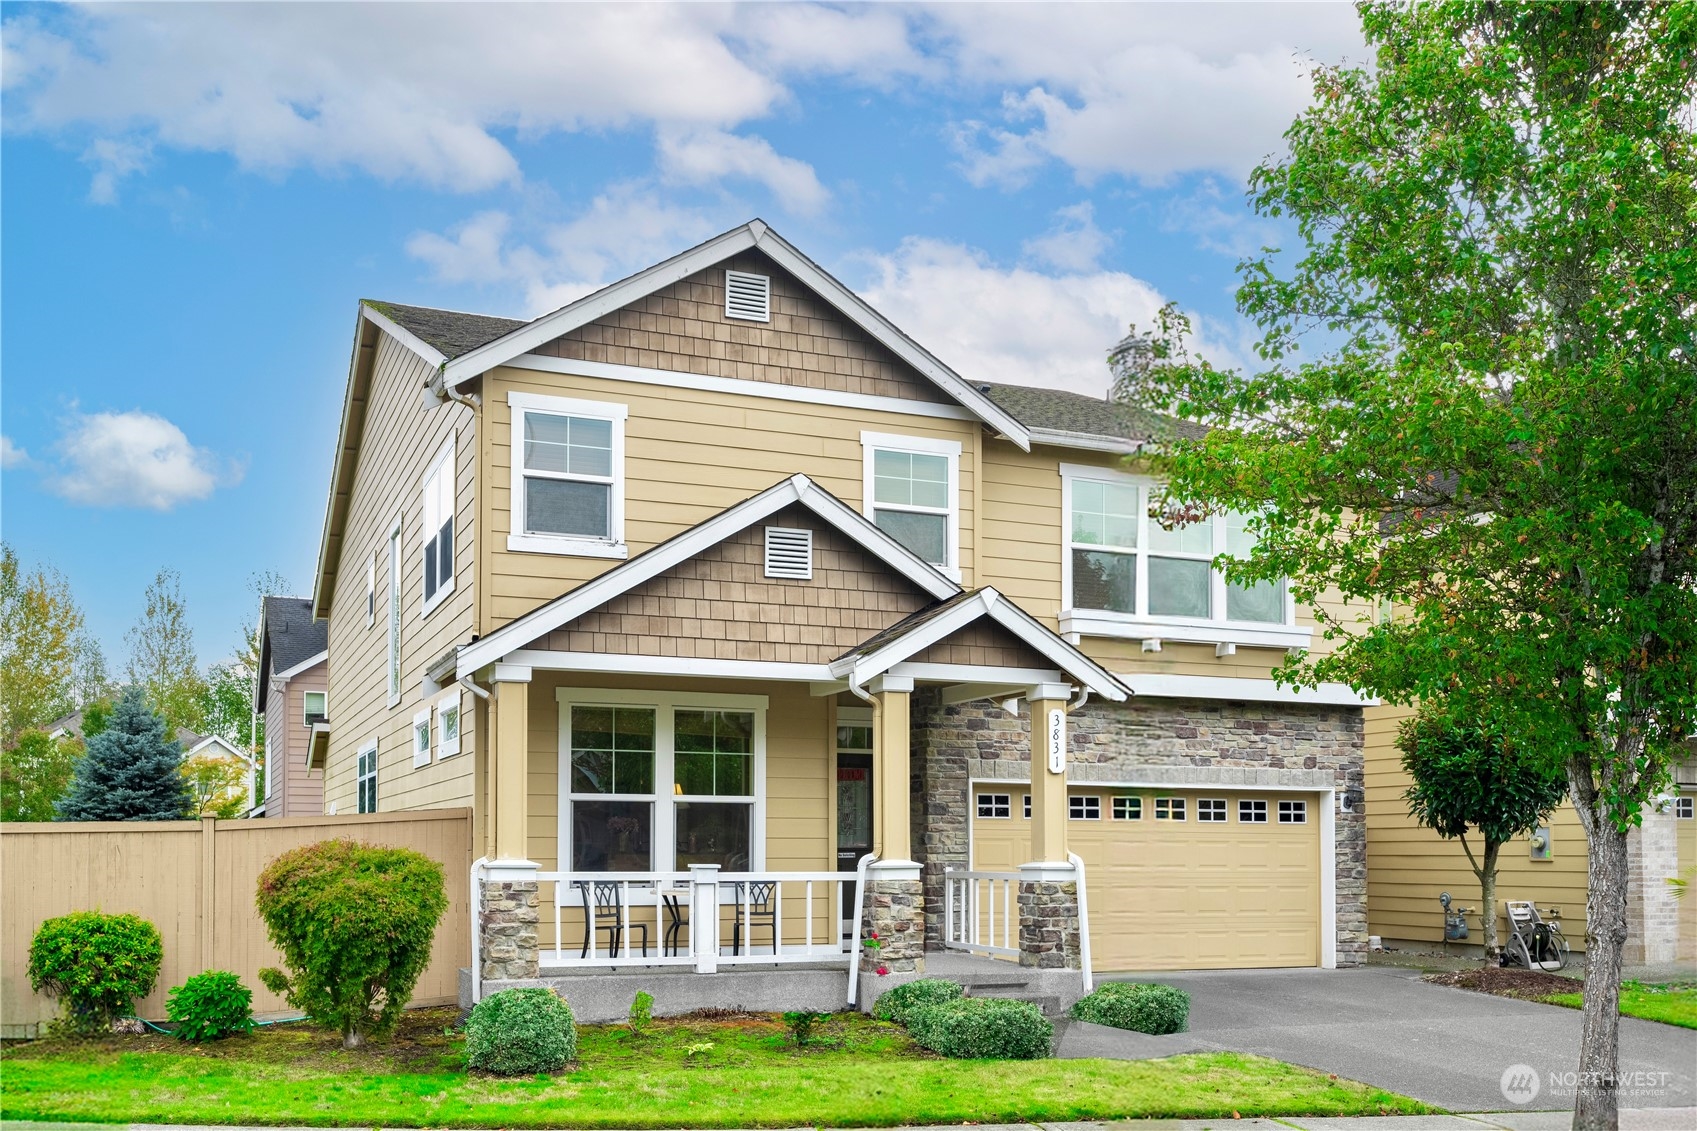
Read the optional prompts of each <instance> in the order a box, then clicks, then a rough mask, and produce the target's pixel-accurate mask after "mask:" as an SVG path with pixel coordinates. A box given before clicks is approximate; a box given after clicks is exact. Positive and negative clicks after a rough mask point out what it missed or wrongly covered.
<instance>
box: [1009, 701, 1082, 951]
mask: <svg viewBox="0 0 1697 1131" xmlns="http://www.w3.org/2000/svg"><path fill="white" fill-rule="evenodd" d="M1071 692H1072V688H1071V687H1069V686H1067V685H1066V684H1064V683H1062V684H1051V683H1044V684H1038V685H1037V686H1035V687H1032V688H1031V689H1030V690H1029V691H1027V692H1026V702H1027V703H1028V704H1029V706H1030V708H1031V855H1032V860H1031V861H1030V862H1029V863H1026V864H1021V865H1020V867H1019V873H1020V881H1019V964H1020V965H1021V966H1037V967H1045V968H1067V969H1077V968H1078V967H1079V965H1080V962H1081V957H1080V949H1079V937H1078V882H1077V877H1076V875H1075V873H1074V871H1073V866H1072V862H1071V861H1069V860H1068V859H1067V775H1066V769H1067V725H1066V718H1067V701H1068V699H1070V698H1071Z"/></svg>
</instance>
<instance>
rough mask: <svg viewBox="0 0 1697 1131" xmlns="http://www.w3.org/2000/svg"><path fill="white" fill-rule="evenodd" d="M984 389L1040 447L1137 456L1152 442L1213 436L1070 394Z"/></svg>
mask: <svg viewBox="0 0 1697 1131" xmlns="http://www.w3.org/2000/svg"><path fill="white" fill-rule="evenodd" d="M978 388H979V389H980V390H981V391H983V393H984V394H985V395H986V396H988V397H989V398H990V399H991V400H993V401H995V402H996V403H997V404H998V405H1000V406H1001V407H1002V408H1004V409H1006V410H1007V411H1008V412H1009V413H1011V414H1012V415H1013V416H1015V417H1016V418H1018V420H1019V422H1020V423H1021V424H1024V425H1025V426H1026V427H1027V428H1029V429H1030V430H1031V438H1032V440H1033V441H1035V442H1037V443H1044V442H1048V443H1059V444H1062V445H1065V446H1068V447H1087V448H1100V449H1103V450H1108V451H1136V450H1137V449H1138V448H1140V447H1142V446H1143V445H1144V444H1146V443H1148V442H1150V441H1151V440H1160V439H1165V438H1168V437H1174V436H1177V437H1183V438H1186V439H1196V438H1200V437H1201V436H1203V435H1205V434H1206V433H1207V431H1208V430H1207V429H1206V428H1204V427H1202V426H1201V425H1200V424H1193V423H1191V422H1190V421H1187V420H1180V419H1178V418H1177V417H1172V416H1166V415H1163V414H1162V413H1158V412H1151V411H1149V410H1148V409H1144V408H1137V407H1135V406H1133V405H1128V404H1124V403H1122V402H1119V401H1111V400H1104V399H1102V398H1099V397H1087V396H1085V395H1084V394H1082V393H1072V392H1068V391H1067V390H1065V389H1040V388H1036V387H1035V386H1031V385H1003V384H997V383H993V382H985V381H981V382H979V384H978ZM1092 441H1100V442H1099V443H1098V442H1092Z"/></svg>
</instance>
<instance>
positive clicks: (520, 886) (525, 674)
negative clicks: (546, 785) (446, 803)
mask: <svg viewBox="0 0 1697 1131" xmlns="http://www.w3.org/2000/svg"><path fill="white" fill-rule="evenodd" d="M491 682H492V683H493V685H494V686H493V695H492V696H491V698H490V703H491V705H492V706H493V708H494V711H493V714H494V718H493V719H492V720H491V725H490V727H489V735H490V751H489V777H490V783H489V803H490V804H489V807H490V810H491V811H490V814H489V827H490V830H491V832H492V834H493V836H492V838H491V839H492V841H493V844H494V853H493V855H492V857H491V859H490V860H489V863H488V864H487V866H486V870H485V872H484V882H483V891H482V893H481V894H482V900H483V902H482V908H483V913H482V915H481V917H480V919H479V933H480V936H481V937H480V939H479V946H480V950H481V956H482V965H483V972H482V976H483V978H484V979H485V980H486V981H492V980H503V979H512V978H534V977H536V972H537V940H536V925H537V914H538V913H537V893H536V865H535V863H533V862H532V861H531V860H530V859H529V858H528V855H527V851H528V845H527V844H526V838H527V834H528V822H527V820H526V813H525V807H526V803H527V800H528V798H527V796H526V788H525V787H526V778H527V777H528V774H529V761H530V756H529V755H530V752H529V743H528V736H529V729H530V669H529V668H524V667H518V666H516V665H512V664H496V665H495V671H494V678H493V680H492V681H491Z"/></svg>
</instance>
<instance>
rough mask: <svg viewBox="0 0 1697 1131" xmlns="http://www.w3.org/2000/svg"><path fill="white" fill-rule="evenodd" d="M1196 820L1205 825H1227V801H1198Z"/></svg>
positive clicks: (1210, 799) (1218, 799)
mask: <svg viewBox="0 0 1697 1131" xmlns="http://www.w3.org/2000/svg"><path fill="white" fill-rule="evenodd" d="M1196 819H1197V820H1198V821H1200V822H1202V823H1203V824H1214V825H1223V824H1225V821H1226V799H1225V798H1223V797H1204V798H1202V799H1201V800H1199V801H1197V803H1196Z"/></svg>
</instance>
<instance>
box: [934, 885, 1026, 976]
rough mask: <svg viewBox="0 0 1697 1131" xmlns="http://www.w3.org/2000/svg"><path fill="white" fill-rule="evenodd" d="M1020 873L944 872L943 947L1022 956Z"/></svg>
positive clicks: (980, 952)
mask: <svg viewBox="0 0 1697 1131" xmlns="http://www.w3.org/2000/svg"><path fill="white" fill-rule="evenodd" d="M1019 879H1020V876H1019V873H1018V872H967V871H957V870H956V869H954V868H945V869H943V945H944V946H945V947H947V948H949V949H950V950H970V951H974V952H976V953H979V954H993V955H1007V956H1013V957H1017V956H1018V955H1019Z"/></svg>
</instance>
